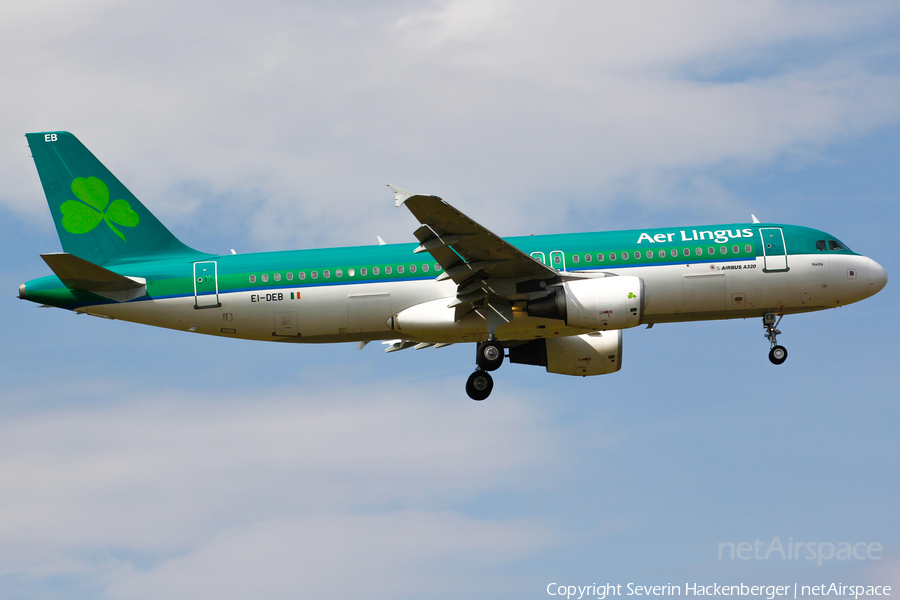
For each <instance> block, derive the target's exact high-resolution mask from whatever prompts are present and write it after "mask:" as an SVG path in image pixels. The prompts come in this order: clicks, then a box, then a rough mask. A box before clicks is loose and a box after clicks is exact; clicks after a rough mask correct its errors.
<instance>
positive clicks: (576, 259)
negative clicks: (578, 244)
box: [572, 254, 581, 263]
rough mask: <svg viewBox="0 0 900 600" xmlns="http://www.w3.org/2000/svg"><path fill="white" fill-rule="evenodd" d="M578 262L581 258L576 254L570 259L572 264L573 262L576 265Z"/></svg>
mask: <svg viewBox="0 0 900 600" xmlns="http://www.w3.org/2000/svg"><path fill="white" fill-rule="evenodd" d="M579 260H581V258H579V256H578V255H577V254H576V255H575V256H573V257H572V262H574V263H577V262H578V261H579Z"/></svg>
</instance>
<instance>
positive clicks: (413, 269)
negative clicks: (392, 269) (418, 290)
mask: <svg viewBox="0 0 900 600" xmlns="http://www.w3.org/2000/svg"><path fill="white" fill-rule="evenodd" d="M409 272H410V273H415V272H416V265H409Z"/></svg>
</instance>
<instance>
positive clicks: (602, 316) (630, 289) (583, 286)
mask: <svg viewBox="0 0 900 600" xmlns="http://www.w3.org/2000/svg"><path fill="white" fill-rule="evenodd" d="M527 311H528V316H530V317H543V318H545V319H559V320H561V321H565V322H566V325H569V326H570V327H581V328H583V329H592V330H594V331H601V330H604V331H605V330H610V329H628V328H629V327H637V326H638V325H640V324H641V321H642V320H643V318H644V281H643V280H642V279H641V278H640V277H634V276H626V277H600V278H597V279H579V280H576V281H567V282H566V283H564V284H562V286H561V287H559V288H557V289H556V290H555V291H554V292H552V293H551V294H549V295H547V296H544V297H543V298H538V299H536V300H532V301H531V302H529V303H528V307H527Z"/></svg>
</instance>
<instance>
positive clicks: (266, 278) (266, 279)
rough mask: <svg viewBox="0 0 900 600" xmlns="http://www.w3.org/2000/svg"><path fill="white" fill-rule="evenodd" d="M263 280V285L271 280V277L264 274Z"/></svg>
mask: <svg viewBox="0 0 900 600" xmlns="http://www.w3.org/2000/svg"><path fill="white" fill-rule="evenodd" d="M262 280H263V283H265V282H267V281H268V280H269V276H268V275H267V274H266V273H263V275H262Z"/></svg>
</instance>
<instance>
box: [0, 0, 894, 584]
mask: <svg viewBox="0 0 900 600" xmlns="http://www.w3.org/2000/svg"><path fill="white" fill-rule="evenodd" d="M0 16H2V18H0V31H2V33H3V35H2V36H0V40H2V41H0V44H2V48H3V56H4V57H6V58H5V60H4V61H2V64H0V75H2V81H4V86H2V90H0V97H2V99H3V106H4V108H5V110H6V114H7V115H8V116H9V117H10V118H8V119H6V120H4V121H3V122H0V158H2V160H0V178H2V180H3V181H4V186H3V188H2V189H0V215H2V218H0V223H2V228H3V229H2V235H0V249H2V252H3V255H4V256H5V257H6V259H5V260H4V261H3V262H2V269H0V277H2V283H3V286H4V289H6V290H7V294H5V295H4V296H2V297H0V314H2V315H3V317H2V318H3V330H4V340H5V342H6V343H5V344H3V346H2V349H0V365H2V366H0V373H2V378H0V391H2V393H0V397H2V398H3V400H2V403H0V481H3V485H2V486H0V596H2V597H4V598H29V599H30V598H103V599H106V598H110V599H143V598H160V597H167V598H191V599H196V598H207V597H208V598H217V599H230V598H247V597H266V598H297V597H320V598H332V597H333V598H346V597H361V596H363V595H365V596H367V597H372V598H458V597H471V598H539V597H547V592H546V587H547V585H548V584H550V583H552V582H557V583H559V584H565V585H585V584H588V585H590V584H592V583H603V582H609V583H619V584H623V585H624V584H626V583H628V582H635V583H641V584H644V583H646V584H665V583H673V584H681V585H684V583H686V582H698V583H706V584H711V583H713V582H718V583H740V582H742V581H743V582H745V583H761V584H793V583H794V582H797V583H800V584H805V583H816V584H818V583H822V582H831V581H835V582H843V583H866V584H879V585H894V586H900V518H898V514H897V509H896V507H897V505H898V496H900V483H898V477H897V474H898V472H900V471H898V466H900V464H898V459H900V447H898V442H897V435H896V430H897V423H898V422H900V409H898V404H897V396H898V389H900V385H898V384H900V374H898V371H897V368H896V364H897V361H898V358H900V352H898V350H897V343H896V338H897V334H898V326H897V325H898V318H897V315H896V307H897V296H896V292H895V291H894V288H895V285H894V282H893V281H891V282H889V284H888V286H887V287H886V288H885V289H884V290H883V291H882V292H881V293H880V294H878V295H877V296H875V297H873V298H871V299H869V300H866V301H865V302H862V303H860V304H856V305H851V306H848V307H844V308H841V309H836V310H832V311H827V312H821V313H814V314H809V315H800V316H794V317H787V318H785V320H784V321H783V322H782V327H781V329H782V331H783V332H784V334H783V335H782V336H781V337H780V338H779V339H780V341H781V342H782V343H783V344H784V345H785V346H787V348H788V349H789V351H790V357H789V359H788V361H787V362H786V363H785V364H784V365H782V366H781V367H777V368H776V367H774V366H773V365H771V364H769V362H768V360H767V358H766V353H767V350H768V348H767V343H766V341H765V339H764V338H763V336H762V334H763V331H762V327H761V323H760V322H759V321H757V320H755V319H754V320H746V321H743V320H739V321H729V322H710V323H696V324H677V325H665V326H663V325H659V326H656V327H654V328H653V329H651V330H649V331H648V330H644V329H643V328H640V329H636V330H629V331H626V332H625V334H624V335H625V342H624V343H625V346H624V360H623V365H624V366H623V369H622V371H620V372H619V373H616V374H614V375H610V376H603V377H595V378H568V377H563V376H556V375H549V374H547V373H545V372H544V371H543V369H540V368H534V367H525V366H521V365H505V366H504V367H503V368H502V369H501V370H499V371H498V372H497V373H496V375H495V381H496V387H495V391H494V393H493V394H492V396H491V397H490V399H489V400H488V401H486V402H483V403H475V402H472V401H470V400H468V398H466V397H465V394H464V392H463V389H462V387H463V383H464V380H465V377H466V376H467V375H468V373H469V372H470V370H471V367H472V362H473V361H472V348H470V347H466V346H452V347H449V348H443V349H438V350H434V349H428V350H423V351H412V350H408V351H405V352H401V353H394V354H390V355H387V354H384V353H383V352H381V349H380V348H378V347H377V344H371V345H370V346H368V347H367V348H365V349H364V350H363V351H358V350H357V349H356V345H355V344H346V345H334V346H303V345H290V346H288V345H281V344H265V343H255V342H241V341H225V340H222V339H215V338H205V337H201V336H193V335H189V334H186V333H180V332H172V331H163V330H156V329H152V328H148V327H144V326H139V325H133V324H129V323H122V322H118V321H107V320H101V319H95V318H92V317H89V316H76V315H73V314H70V313H66V312H64V311H59V310H53V309H42V308H38V307H37V306H34V305H31V304H28V303H25V302H22V301H19V300H17V299H16V298H15V291H16V288H17V286H18V284H19V283H21V282H23V281H26V280H28V279H31V278H34V277H38V276H42V275H45V274H48V271H47V268H46V266H45V265H44V264H43V262H42V261H41V260H40V258H39V256H38V255H39V254H40V253H41V252H52V251H57V250H59V242H58V239H57V238H56V234H55V231H54V230H53V226H52V222H51V219H50V217H49V214H48V211H47V208H46V203H45V201H44V198H43V195H42V193H41V189H40V185H39V181H38V178H37V174H36V172H35V171H34V166H33V163H32V162H31V159H30V155H29V152H28V149H27V145H26V143H25V139H24V135H23V134H24V133H26V132H29V131H42V130H69V131H72V132H73V133H75V134H76V135H78V136H79V138H80V139H81V140H82V141H83V142H85V144H86V145H87V146H88V147H89V148H91V150H93V151H94V152H95V153H96V154H97V155H98V157H99V158H100V159H101V160H102V161H103V162H104V163H105V164H106V165H107V166H108V167H110V169H111V170H112V171H113V172H115V173H116V174H117V175H118V177H119V178H120V179H121V180H122V181H123V182H124V183H125V184H126V185H128V186H129V187H130V188H131V190H132V191H133V192H135V194H136V195H137V196H138V197H139V198H141V200H142V201H143V202H144V204H145V205H147V206H148V208H150V209H151V210H152V211H153V212H154V213H155V214H156V215H157V216H158V217H159V218H160V219H161V220H162V221H163V222H164V223H166V224H167V225H168V226H169V228H170V229H171V230H172V231H173V232H175V233H176V235H178V236H179V237H180V238H181V239H182V240H184V241H185V242H186V243H188V244H189V245H191V246H194V247H197V248H200V249H204V250H209V251H213V252H216V251H219V252H227V251H228V249H229V248H236V249H238V251H241V252H246V251H253V250H269V249H283V248H306V247H315V246H331V245H334V246H337V245H358V244H368V243H371V242H373V241H374V240H375V236H376V235H381V236H382V237H384V238H385V239H386V240H388V241H391V242H401V241H404V242H405V241H411V240H412V239H413V238H412V235H411V234H412V231H413V229H414V228H415V226H416V223H415V221H414V219H413V218H412V217H411V216H410V215H409V214H408V212H407V211H401V210H397V209H395V208H394V207H393V198H392V195H391V193H390V192H389V190H387V188H385V187H384V184H385V183H393V184H397V185H400V186H402V187H404V188H407V189H411V190H414V191H417V192H424V193H434V194H438V195H441V196H442V197H444V198H445V199H446V200H448V201H449V202H451V203H453V204H454V205H456V206H458V207H459V208H461V209H462V210H463V211H465V212H466V213H467V214H469V215H470V216H472V217H473V218H475V219H476V220H478V221H480V222H481V223H483V224H484V225H486V226H487V227H489V228H490V229H492V230H494V231H496V232H498V233H500V234H502V235H516V234H528V233H551V232H560V231H591V230H603V229H615V228H642V227H656V226H675V225H695V224H701V223H719V222H740V221H746V220H749V214H750V213H755V214H756V215H757V216H759V217H760V218H761V219H763V220H768V221H775V222H786V223H795V224H802V225H807V226H811V227H815V228H819V229H823V230H825V231H828V232H831V233H833V234H834V235H835V236H836V237H838V238H839V239H841V240H843V241H844V242H846V243H847V244H848V245H850V247H851V248H853V249H854V250H856V251H857V252H860V253H862V254H865V255H867V256H870V257H872V258H873V259H875V260H877V261H878V262H879V263H881V264H882V265H883V266H884V267H885V268H886V270H887V271H888V274H889V275H890V276H891V278H894V277H895V274H896V273H897V272H898V266H900V261H898V259H897V252H896V248H895V246H896V238H897V233H896V232H897V230H898V226H900V219H898V209H897V206H898V192H897V190H898V183H900V181H898V179H900V175H898V166H900V145H898V141H900V100H898V99H900V73H898V69H897V64H900V63H898V51H900V45H898V40H897V37H896V34H895V32H896V31H897V28H898V27H897V26H898V24H900V23H898V20H900V10H898V9H897V7H896V6H895V5H894V4H892V3H887V2H860V3H853V4H845V3H831V2H824V3H822V2H817V3H811V2H778V1H768V2H737V1H724V2H723V1H718V2H707V1H702V0H695V1H693V2H687V3H678V5H677V6H674V5H671V3H667V2H636V3H609V4H602V5H595V4H594V3H579V2H561V3H555V4H554V5H553V6H552V7H551V6H546V5H544V4H542V3H532V2H516V3H511V2H503V1H499V0H498V1H487V2H484V1H482V2H465V1H459V0H457V1H446V2H399V1H398V2H385V3H381V4H379V6H378V7H377V8H373V7H372V6H370V5H369V4H366V3H355V2H344V3H330V4H324V3H323V4H316V3H279V2H265V1H264V2H259V3H255V4H254V5H253V6H252V7H248V6H244V5H243V4H241V3H217V4H215V5H212V4H207V3H199V2H198V3H188V4H184V3H168V2H163V3H161V4H159V3H155V4H154V5H153V6H152V7H151V6H149V5H148V6H146V7H143V6H136V5H132V4H130V3H120V2H114V1H104V2H101V1H96V2H88V3H81V4H80V5H79V7H78V9H77V10H76V9H75V8H73V7H70V6H69V5H67V4H65V3H58V4H48V5H46V6H44V5H41V6H37V5H35V6H24V5H22V6H19V5H15V6H14V5H12V4H7V5H5V6H2V7H0ZM4 140H5V141H4ZM775 537H778V538H779V539H781V540H783V541H784V543H785V544H786V543H787V540H788V538H791V539H792V540H795V541H801V540H802V541H807V542H830V543H834V544H837V543H839V542H845V541H846V542H854V543H855V542H866V543H873V542H877V543H880V544H881V545H882V546H883V552H882V553H881V556H882V558H881V559H880V560H850V561H838V560H830V561H825V562H824V564H823V565H822V566H816V565H815V561H807V560H803V559H801V560H794V561H787V560H781V559H777V558H770V559H769V560H748V561H740V560H727V559H725V560H719V559H718V557H717V551H718V547H719V544H720V543H723V542H733V543H735V544H736V543H739V542H744V541H749V542H753V541H755V540H761V541H763V542H764V543H765V544H766V545H768V543H769V542H771V540H773V538H775ZM896 589H897V587H895V590H896Z"/></svg>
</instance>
